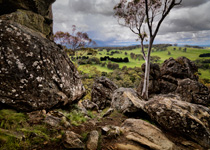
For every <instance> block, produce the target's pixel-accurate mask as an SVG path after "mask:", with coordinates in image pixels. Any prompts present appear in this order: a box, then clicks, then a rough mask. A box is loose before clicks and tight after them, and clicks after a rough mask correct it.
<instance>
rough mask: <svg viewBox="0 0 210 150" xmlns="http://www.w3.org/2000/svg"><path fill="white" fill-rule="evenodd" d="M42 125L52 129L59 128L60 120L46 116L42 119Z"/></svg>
mask: <svg viewBox="0 0 210 150" xmlns="http://www.w3.org/2000/svg"><path fill="white" fill-rule="evenodd" d="M44 123H46V124H48V125H50V126H52V127H59V126H60V123H61V118H59V117H55V116H52V115H47V116H46V117H45V119H44Z"/></svg>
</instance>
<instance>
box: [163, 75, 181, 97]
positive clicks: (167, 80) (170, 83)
mask: <svg viewBox="0 0 210 150" xmlns="http://www.w3.org/2000/svg"><path fill="white" fill-rule="evenodd" d="M159 86H160V91H161V92H160V93H161V94H167V93H174V92H175V91H176V89H177V86H178V80H177V79H176V78H174V77H171V76H169V75H163V76H162V78H161V80H160V81H159Z"/></svg>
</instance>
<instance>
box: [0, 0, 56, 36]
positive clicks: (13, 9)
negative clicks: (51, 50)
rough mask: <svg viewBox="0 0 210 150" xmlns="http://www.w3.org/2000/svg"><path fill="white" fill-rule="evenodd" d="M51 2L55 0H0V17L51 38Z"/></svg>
mask: <svg viewBox="0 0 210 150" xmlns="http://www.w3.org/2000/svg"><path fill="white" fill-rule="evenodd" d="M53 2H55V0H45V1H43V0H27V1H26V0H1V1H0V19H4V20H10V21H14V22H17V23H20V24H22V25H24V26H27V27H29V28H31V29H33V30H35V31H39V32H41V33H42V34H43V35H44V36H45V37H47V38H49V39H51V40H52V39H53V32H52V26H53V18H52V8H51V5H52V3H53Z"/></svg>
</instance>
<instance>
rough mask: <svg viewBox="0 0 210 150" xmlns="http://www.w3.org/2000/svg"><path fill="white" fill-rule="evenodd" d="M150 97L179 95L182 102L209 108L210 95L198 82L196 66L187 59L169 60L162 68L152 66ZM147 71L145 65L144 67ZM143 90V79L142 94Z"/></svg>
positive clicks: (139, 91)
mask: <svg viewBox="0 0 210 150" xmlns="http://www.w3.org/2000/svg"><path fill="white" fill-rule="evenodd" d="M150 67H151V69H150V83H149V95H152V94H168V93H173V94H178V95H180V96H181V97H182V98H181V100H183V101H187V102H191V103H195V104H201V105H204V106H208V105H209V104H210V93H209V90H208V88H207V87H206V86H204V85H203V84H201V83H199V82H198V76H197V71H198V68H197V67H196V65H195V64H194V63H193V62H192V61H190V60H189V59H187V58H186V57H179V58H177V59H173V58H169V59H168V60H166V61H165V62H164V63H163V65H162V66H161V68H159V66H158V65H157V64H156V65H155V64H151V66H150ZM142 70H143V71H144V70H145V65H142ZM142 89H143V79H142V81H141V84H140V86H139V87H138V88H137V93H138V94H140V93H141V91H142Z"/></svg>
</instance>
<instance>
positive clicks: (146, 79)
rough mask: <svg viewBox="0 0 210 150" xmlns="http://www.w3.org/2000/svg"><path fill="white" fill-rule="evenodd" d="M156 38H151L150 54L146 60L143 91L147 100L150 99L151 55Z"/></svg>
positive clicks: (143, 96)
mask: <svg viewBox="0 0 210 150" xmlns="http://www.w3.org/2000/svg"><path fill="white" fill-rule="evenodd" d="M153 41H154V38H151V40H150V43H149V47H148V53H147V57H146V59H145V74H144V86H143V90H142V95H141V96H142V98H143V99H145V100H147V99H148V98H149V96H148V91H149V75H150V54H151V50H152V45H153Z"/></svg>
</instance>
